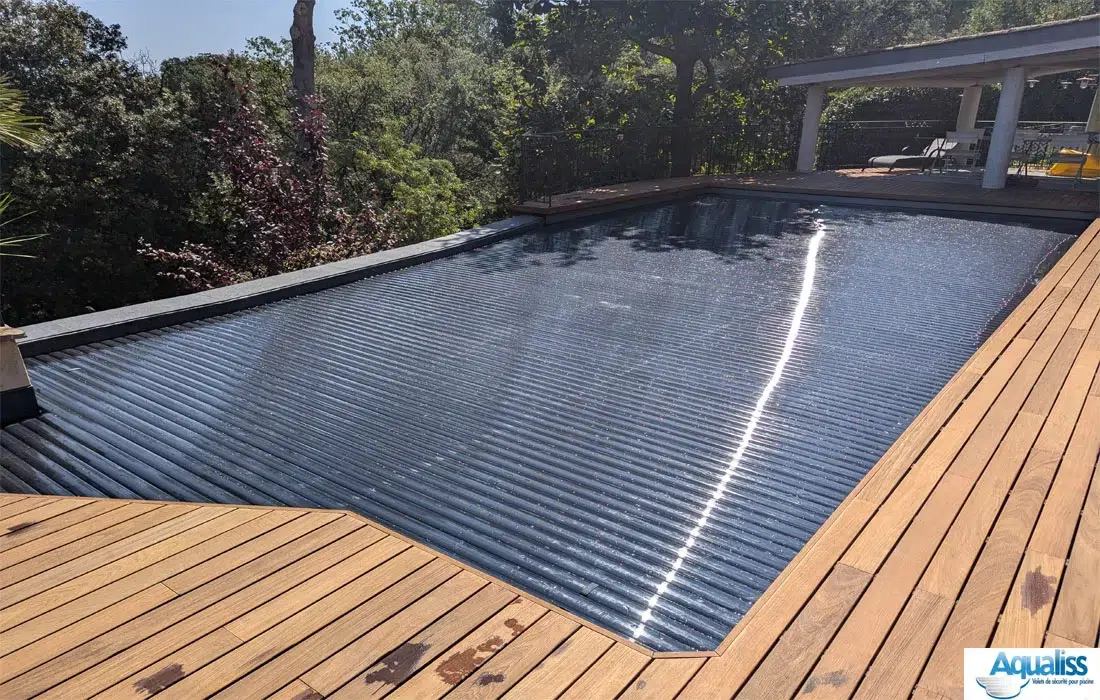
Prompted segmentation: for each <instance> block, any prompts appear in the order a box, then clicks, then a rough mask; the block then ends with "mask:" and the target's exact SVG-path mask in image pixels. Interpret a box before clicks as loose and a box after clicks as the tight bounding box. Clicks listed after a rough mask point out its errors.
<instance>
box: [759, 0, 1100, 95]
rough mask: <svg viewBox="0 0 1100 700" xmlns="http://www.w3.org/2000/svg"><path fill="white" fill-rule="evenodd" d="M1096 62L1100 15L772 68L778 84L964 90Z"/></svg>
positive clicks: (770, 73)
mask: <svg viewBox="0 0 1100 700" xmlns="http://www.w3.org/2000/svg"><path fill="white" fill-rule="evenodd" d="M1098 63H1100V14H1094V15H1088V16H1085V17H1080V18H1077V19H1073V20H1066V21H1061V22H1049V23H1047V24H1040V25H1034V26H1031V27H1021V28H1018V29H1010V30H1005V31H1000V32H991V33H988V34H978V35H975V36H968V37H959V38H956V39H945V40H941V41H931V42H926V43H923V44H912V45H907V46H896V47H892V48H888V49H882V50H881V51H872V52H868V53H863V54H857V55H853V56H835V57H828V58H820V59H815V60H811V61H802V62H800V63H789V64H786V65H782V66H776V67H775V68H772V69H770V70H769V71H768V77H769V78H772V79H774V80H778V81H779V84H780V85H829V86H832V87H849V86H853V85H877V86H884V85H892V86H908V87H966V86H969V85H986V84H992V83H999V82H1001V80H1002V79H1003V77H1004V74H1005V71H1006V70H1008V69H1009V68H1011V67H1014V66H1025V67H1027V69H1028V77H1032V78H1034V77H1039V76H1043V75H1051V74H1055V73H1065V72H1068V71H1074V70H1083V69H1085V70H1087V69H1093V70H1095V69H1096V68H1097V66H1098Z"/></svg>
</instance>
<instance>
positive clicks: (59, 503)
mask: <svg viewBox="0 0 1100 700" xmlns="http://www.w3.org/2000/svg"><path fill="white" fill-rule="evenodd" d="M86 505H88V504H87V503H82V502H80V501H77V500H75V499H68V498H61V499H58V500H56V501H50V502H48V503H46V504H44V505H41V506H39V507H38V508H32V509H31V510H28V511H24V512H23V513H20V514H19V515H13V516H11V517H8V518H4V519H2V520H0V551H4V553H5V554H6V550H7V549H8V548H9V546H5V545H8V537H9V536H11V535H17V534H18V533H20V532H28V531H30V530H31V529H32V528H33V527H34V526H36V525H44V524H45V523H48V522H49V521H50V520H51V519H53V518H55V517H57V516H59V515H61V514H63V513H67V512H69V511H71V510H74V509H77V508H82V507H84V506H86ZM3 566H5V564H4V563H3V555H0V568H2V567H3Z"/></svg>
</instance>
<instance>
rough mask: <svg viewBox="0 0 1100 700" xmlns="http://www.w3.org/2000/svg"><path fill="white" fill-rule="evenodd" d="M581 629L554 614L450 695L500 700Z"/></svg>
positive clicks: (467, 699)
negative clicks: (497, 699) (499, 699)
mask: <svg viewBox="0 0 1100 700" xmlns="http://www.w3.org/2000/svg"><path fill="white" fill-rule="evenodd" d="M577 627H579V625H577V623H576V622H573V621H572V620H570V619H569V618H567V617H565V616H564V615H559V614H558V613H556V612H553V611H550V612H548V613H546V615H544V616H542V617H541V618H540V619H539V621H538V622H536V623H535V624H534V625H532V626H531V627H530V629H528V630H527V631H526V632H524V633H523V634H521V635H519V636H518V637H517V638H516V639H515V641H513V642H512V643H511V644H509V645H508V646H506V647H504V648H503V649H501V650H500V651H499V652H498V653H497V654H495V655H494V656H493V657H492V658H490V659H489V660H488V661H487V662H486V663H485V665H484V666H482V667H481V668H480V669H478V671H477V672H476V673H473V674H471V675H470V676H469V677H468V678H467V679H466V680H465V681H463V682H462V683H460V684H459V685H458V686H456V687H455V689H454V690H453V691H451V692H450V693H448V695H447V697H448V698H453V699H454V700H484V699H486V698H499V697H501V696H502V695H504V693H506V692H508V690H510V689H511V688H512V687H513V686H514V685H515V684H516V683H518V682H520V681H521V680H522V679H523V677H524V676H526V675H527V674H528V673H529V672H530V671H531V669H533V668H534V667H535V666H536V665H537V664H538V663H539V662H540V661H541V660H543V659H544V658H546V656H547V655H548V654H550V653H551V652H553V651H554V649H556V648H557V647H558V645H560V644H561V643H562V642H564V641H565V640H566V639H568V638H569V636H570V635H572V634H573V633H574V632H575V631H576V630H577Z"/></svg>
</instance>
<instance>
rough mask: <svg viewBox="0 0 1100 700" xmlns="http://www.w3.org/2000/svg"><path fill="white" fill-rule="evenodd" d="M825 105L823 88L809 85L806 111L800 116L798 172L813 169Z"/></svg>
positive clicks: (807, 171)
mask: <svg viewBox="0 0 1100 700" xmlns="http://www.w3.org/2000/svg"><path fill="white" fill-rule="evenodd" d="M824 105H825V86H824V85H811V86H810V88H809V89H808V90H806V111H805V112H804V113H803V115H802V138H801V139H800V140H799V142H798V172H800V173H809V172H813V169H814V156H815V155H817V130H818V127H819V126H821V108H822V107H823V106H824Z"/></svg>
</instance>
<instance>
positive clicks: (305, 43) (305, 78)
mask: <svg viewBox="0 0 1100 700" xmlns="http://www.w3.org/2000/svg"><path fill="white" fill-rule="evenodd" d="M315 4H316V0H294V19H293V20H292V21H291V24H290V45H291V47H292V49H293V55H294V67H293V71H292V73H291V82H290V86H291V92H292V93H293V95H294V99H295V100H296V102H297V105H298V117H299V118H303V117H305V116H306V115H307V114H309V111H310V100H311V99H312V97H313V93H314V77H313V71H314V63H315V60H316V58H315V55H316V50H317V49H316V45H315V44H316V41H317V38H316V36H314V34H313V6H314V5H315Z"/></svg>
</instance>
